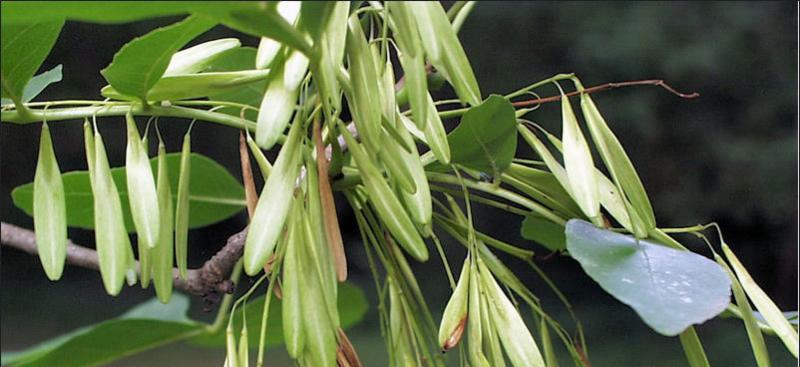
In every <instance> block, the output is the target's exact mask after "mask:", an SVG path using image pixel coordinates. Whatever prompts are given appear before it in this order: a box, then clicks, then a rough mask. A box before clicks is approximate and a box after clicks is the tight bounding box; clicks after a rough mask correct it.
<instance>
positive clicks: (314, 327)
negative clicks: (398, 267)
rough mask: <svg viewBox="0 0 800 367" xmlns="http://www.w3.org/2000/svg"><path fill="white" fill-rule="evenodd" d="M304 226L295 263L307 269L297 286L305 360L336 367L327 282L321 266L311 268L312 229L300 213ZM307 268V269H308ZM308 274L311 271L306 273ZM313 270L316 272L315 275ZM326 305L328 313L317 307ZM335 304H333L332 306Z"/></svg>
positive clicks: (312, 258)
mask: <svg viewBox="0 0 800 367" xmlns="http://www.w3.org/2000/svg"><path fill="white" fill-rule="evenodd" d="M301 217H303V218H304V220H303V218H301V220H302V221H303V222H304V225H305V236H306V237H305V241H302V242H301V243H303V246H302V247H301V248H299V249H298V255H299V256H298V262H299V263H300V264H302V265H301V267H302V268H303V269H305V270H307V271H306V272H305V273H303V274H302V275H301V276H300V281H299V283H300V287H301V289H302V302H301V303H302V315H303V326H304V328H305V331H304V335H305V338H306V339H305V346H306V351H307V352H308V361H309V364H308V365H311V366H321V367H327V366H336V334H335V332H336V328H337V327H338V326H336V325H335V324H334V323H333V322H334V321H335V320H332V319H331V318H330V317H329V315H330V306H329V301H328V300H327V297H326V295H325V292H326V290H325V289H324V288H323V287H324V286H326V285H327V282H323V279H322V278H321V276H320V275H321V272H320V269H319V268H317V269H316V271H314V270H313V269H314V267H315V266H314V264H315V263H317V264H318V260H319V259H317V258H315V255H314V253H313V251H314V247H315V244H314V243H312V242H310V241H309V240H310V239H311V236H312V234H311V228H310V226H309V220H308V216H307V215H303V216H301ZM308 270H310V271H308ZM309 273H310V274H309ZM315 273H316V274H315ZM334 302H335V301H334ZM322 305H325V306H324V307H326V308H327V309H328V310H327V312H321V310H320V309H319V308H320V306H322ZM334 307H335V306H334Z"/></svg>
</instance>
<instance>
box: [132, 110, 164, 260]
mask: <svg viewBox="0 0 800 367" xmlns="http://www.w3.org/2000/svg"><path fill="white" fill-rule="evenodd" d="M125 121H126V124H127V127H128V146H127V149H126V151H125V179H126V181H127V183H128V200H129V202H130V206H131V216H132V217H133V224H134V227H135V228H136V234H137V235H138V236H139V238H140V239H141V240H142V241H143V242H144V244H145V246H147V247H148V248H154V247H155V246H156V241H157V239H158V236H159V233H160V232H159V223H160V221H161V219H160V216H159V205H158V199H157V198H156V183H155V180H154V179H153V171H152V169H151V168H150V160H149V159H148V157H147V148H146V147H145V146H144V144H143V143H142V139H141V137H140V136H139V130H138V128H137V127H136V121H135V120H134V119H133V115H132V114H131V113H130V111H129V112H128V113H127V114H126V115H125Z"/></svg>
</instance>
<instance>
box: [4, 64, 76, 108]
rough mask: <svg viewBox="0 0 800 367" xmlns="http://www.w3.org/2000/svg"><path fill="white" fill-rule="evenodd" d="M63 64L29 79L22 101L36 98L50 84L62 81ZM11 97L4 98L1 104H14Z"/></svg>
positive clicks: (25, 101)
mask: <svg viewBox="0 0 800 367" xmlns="http://www.w3.org/2000/svg"><path fill="white" fill-rule="evenodd" d="M61 69H62V67H61V64H58V65H56V67H54V68H52V69H50V70H48V71H45V72H44V73H41V74H39V75H37V76H35V77H33V78H31V79H30V80H29V81H28V84H27V85H26V86H25V89H24V90H23V91H22V99H21V101H22V103H27V102H29V101H30V100H32V99H34V98H36V96H38V95H39V93H41V92H42V91H43V90H44V89H45V88H47V86H48V85H50V84H53V83H57V82H60V81H61V77H62V76H61ZM13 103H14V101H12V100H11V99H9V98H3V99H2V100H0V105H10V104H13Z"/></svg>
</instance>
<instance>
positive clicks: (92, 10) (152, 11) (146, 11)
mask: <svg viewBox="0 0 800 367" xmlns="http://www.w3.org/2000/svg"><path fill="white" fill-rule="evenodd" d="M259 7H260V4H258V3H257V2H254V1H196V2H186V1H159V2H158V6H153V3H151V2H146V1H127V2H125V3H122V4H121V3H119V2H113V1H106V2H97V1H26V2H15V1H4V2H3V3H2V11H3V23H4V24H9V25H19V24H26V23H35V22H43V21H52V20H58V19H64V18H66V19H68V20H79V21H84V22H92V23H102V24H116V23H127V22H133V21H137V20H143V19H147V18H154V17H164V16H176V15H182V14H187V13H192V12H199V13H205V14H209V15H216V16H222V15H224V14H227V13H229V12H231V11H248V10H250V11H255V10H258V9H259Z"/></svg>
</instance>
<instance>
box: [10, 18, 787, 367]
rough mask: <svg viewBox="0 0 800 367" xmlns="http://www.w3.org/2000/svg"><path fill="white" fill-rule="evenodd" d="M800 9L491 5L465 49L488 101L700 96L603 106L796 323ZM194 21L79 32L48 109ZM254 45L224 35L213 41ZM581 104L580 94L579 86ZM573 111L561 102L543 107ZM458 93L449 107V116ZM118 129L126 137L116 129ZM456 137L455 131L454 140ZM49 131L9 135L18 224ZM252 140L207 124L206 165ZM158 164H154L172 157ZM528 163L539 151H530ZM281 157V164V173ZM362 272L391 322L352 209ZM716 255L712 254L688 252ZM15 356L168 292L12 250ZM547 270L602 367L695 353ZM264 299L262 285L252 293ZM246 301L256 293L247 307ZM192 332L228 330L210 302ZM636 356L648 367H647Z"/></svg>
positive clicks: (708, 331)
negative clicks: (138, 45) (45, 265)
mask: <svg viewBox="0 0 800 367" xmlns="http://www.w3.org/2000/svg"><path fill="white" fill-rule="evenodd" d="M795 11H796V8H795V7H794V6H792V5H790V4H788V3H761V4H759V5H758V6H756V5H754V4H746V3H712V4H706V3H702V4H700V3H698V4H688V3H678V4H675V3H670V4H667V3H628V4H621V3H560V2H559V3H549V2H538V3H526V2H491V3H488V2H487V3H479V4H477V6H476V7H475V10H474V11H473V13H472V15H471V16H470V17H469V18H468V20H467V21H466V22H465V24H464V26H463V28H462V31H461V33H460V36H461V39H462V43H463V45H464V48H465V50H466V51H467V55H468V56H469V58H470V61H471V63H472V66H473V68H474V69H475V72H476V74H477V77H478V80H479V82H480V85H481V90H482V92H483V94H484V96H487V95H489V94H490V93H501V94H502V93H507V92H510V91H512V90H515V89H517V88H520V87H522V86H524V85H527V84H529V83H532V82H535V81H538V80H541V79H544V78H547V77H550V76H552V75H554V74H557V73H562V72H574V73H576V74H577V75H578V76H579V77H580V78H581V80H582V81H583V84H584V85H586V86H587V87H588V86H592V85H597V84H603V83H606V82H615V81H625V80H638V79H650V78H659V79H665V80H666V81H667V82H668V83H670V84H671V85H672V86H673V87H675V88H676V89H678V90H680V91H684V92H699V93H700V94H701V96H700V97H699V98H697V99H693V100H684V99H680V98H678V97H676V96H674V95H671V94H669V93H667V92H665V91H663V90H661V89H659V88H655V87H634V88H626V89H619V90H613V91H607V92H602V93H599V94H596V95H595V96H594V99H595V101H596V103H597V104H598V107H599V108H600V110H601V111H602V112H603V114H604V116H605V117H606V120H607V121H608V122H609V124H610V126H611V128H612V129H613V130H614V132H615V133H616V134H617V136H618V137H619V138H620V140H621V141H622V143H623V145H624V146H625V148H626V149H627V152H628V154H629V156H630V157H631V159H632V160H633V163H634V165H635V166H636V168H637V170H638V171H639V174H640V176H641V178H642V180H643V182H644V184H645V187H646V189H647V190H648V193H649V194H650V197H651V200H652V202H653V206H654V208H655V211H656V217H657V219H658V222H659V226H662V227H681V226H688V225H694V224H698V223H707V222H710V221H717V222H718V223H719V224H720V225H721V226H722V228H723V230H724V234H725V237H726V240H727V242H728V243H729V244H730V245H731V247H732V248H733V249H734V251H736V252H737V254H738V255H739V258H740V259H741V260H742V261H743V262H744V263H745V265H746V266H747V267H748V269H749V270H750V271H751V273H752V274H753V276H754V277H755V279H756V281H757V282H758V283H759V284H760V285H761V286H762V287H763V288H764V290H765V291H766V292H767V293H768V294H769V295H770V296H772V297H773V299H774V300H775V301H776V302H777V303H778V305H779V306H780V307H781V308H782V309H783V310H797V242H798V241H797V227H796V226H797V191H796V190H797V160H796V159H797V116H796V98H797V90H796V83H797V74H796V60H797V48H796V39H795V34H796V33H795V31H796V28H795V25H796V19H795V15H794V14H795ZM177 19H179V18H162V19H157V20H151V21H144V22H138V23H130V24H123V25H113V26H101V25H96V24H87V23H78V22H68V23H67V24H66V25H65V26H64V29H63V30H62V33H61V35H60V37H59V39H58V41H57V42H56V45H55V48H54V49H53V51H52V53H51V54H50V56H49V57H48V58H47V60H46V61H45V64H44V65H43V66H42V68H41V70H49V69H50V68H52V67H53V66H55V65H57V64H63V65H64V80H63V81H62V82H60V83H58V84H54V85H52V86H50V88H49V89H48V90H46V91H45V92H44V93H43V94H42V95H41V96H40V98H38V99H37V100H55V99H90V98H95V99H101V97H100V96H99V89H100V87H102V86H103V85H105V84H106V83H105V81H104V79H103V78H102V76H101V75H100V74H99V70H100V69H102V68H104V67H105V66H106V65H107V64H108V63H109V62H110V60H111V59H112V57H113V55H114V53H115V52H116V51H117V50H118V49H119V47H121V46H122V45H123V44H125V43H126V42H127V41H129V40H130V39H132V38H133V37H135V36H138V35H142V34H144V33H147V32H148V31H149V30H151V29H153V28H155V27H157V26H162V25H166V24H169V23H171V22H173V21H175V20H177ZM230 36H236V37H239V38H241V39H242V43H243V44H244V45H249V46H257V45H258V41H257V40H256V39H254V38H252V37H247V36H242V35H239V34H236V33H234V32H233V31H230V30H228V29H226V28H224V27H222V26H218V27H216V28H214V29H213V30H212V31H210V32H208V33H206V34H204V35H203V36H202V37H200V38H199V39H197V40H195V41H193V43H192V44H194V43H199V42H202V41H206V40H210V39H216V38H222V37H230ZM565 86H567V85H566V84H565ZM537 92H538V93H539V94H541V95H542V96H549V95H554V94H557V93H558V91H557V89H556V88H555V87H553V86H546V87H544V88H541V89H539V90H537ZM450 95H452V92H451V91H450V90H449V89H443V90H442V91H440V92H439V93H437V96H438V97H441V98H449V96H450ZM559 113H560V112H559V107H558V104H549V105H544V106H542V107H541V108H540V109H539V110H537V111H534V112H533V113H531V114H529V115H527V118H529V119H531V120H533V121H535V122H537V123H539V124H541V125H543V126H544V127H546V128H548V129H549V130H551V131H553V132H555V133H557V134H560V116H559ZM112 121H114V122H118V123H113V122H112ZM122 122H123V118H121V117H119V118H104V119H103V120H102V122H101V123H100V124H99V125H100V129H101V131H102V133H103V137H104V139H105V140H106V144H107V147H108V153H109V161H110V162H111V164H112V166H119V165H122V164H123V163H124V154H125V153H124V150H125V130H124V129H125V126H124V124H123V123H122ZM187 123H188V121H177V120H176V121H171V120H168V119H161V124H160V127H161V131H162V133H163V134H164V135H165V138H166V144H167V149H168V151H178V150H179V149H180V142H181V136H182V134H183V133H184V132H185V129H186V127H187ZM454 123H455V121H451V122H449V126H450V127H452V126H453V124H454ZM39 129H40V127H39V124H33V125H26V126H15V125H9V124H2V125H0V138H1V139H2V144H0V145H1V146H0V160H1V162H0V170H1V172H2V180H0V208H2V209H1V210H2V220H3V221H7V222H11V223H13V224H17V225H22V226H24V227H28V228H32V220H31V218H29V217H27V216H26V215H25V214H24V213H22V212H21V211H20V210H19V209H17V208H15V207H14V206H13V204H12V202H11V200H10V192H11V190H12V189H13V188H14V187H16V186H18V185H21V184H24V183H27V182H29V181H32V179H33V174H34V171H35V162H36V152H37V146H38V134H39ZM51 130H52V133H53V139H54V144H55V149H56V152H57V154H58V157H59V163H60V165H61V168H62V171H70V170H79V169H80V170H83V169H86V166H85V160H84V153H83V144H82V130H81V122H79V121H73V122H66V123H53V124H52V125H51ZM237 139H238V135H237V132H236V131H235V130H233V129H230V128H225V127H220V126H216V125H213V124H198V125H196V126H195V130H194V134H192V148H193V150H194V151H196V152H199V153H202V154H204V155H207V156H209V157H211V158H213V159H215V160H217V161H218V162H220V163H221V164H223V165H224V166H225V167H227V168H228V169H229V170H230V172H231V173H232V174H233V175H234V176H235V177H240V175H241V173H240V169H239V161H238V153H237V152H238V150H237V149H238V145H237V144H238V141H237ZM152 148H154V146H153V147H151V154H152V153H154V150H152ZM520 149H521V150H522V151H526V152H528V154H530V151H529V150H528V149H527V148H526V147H525V146H524V144H521V145H520ZM270 157H271V158H272V157H274V154H273V155H270ZM337 203H338V205H339V212H340V223H341V224H342V227H343V231H344V235H345V241H346V242H347V243H346V246H347V253H348V260H349V263H350V267H351V269H350V272H351V281H352V282H354V283H355V284H357V285H359V286H360V287H361V288H362V289H363V290H364V291H365V292H366V293H367V295H368V297H369V299H370V303H371V305H375V304H376V298H375V294H374V293H375V292H374V289H373V287H372V280H371V279H370V278H369V269H368V265H367V262H366V258H365V256H364V251H363V246H362V245H361V244H360V238H359V237H358V231H357V228H356V227H355V223H354V221H352V216H351V215H350V211H349V209H348V208H346V207H345V205H344V204H345V202H344V201H341V200H340V201H337ZM477 208H478V211H477V212H476V226H477V228H478V229H479V230H481V231H483V232H486V233H490V234H496V235H497V236H498V238H500V239H503V240H506V241H509V242H511V243H515V244H519V245H521V246H522V247H528V248H532V249H534V250H536V251H540V252H542V253H544V252H545V250H543V249H542V248H540V247H538V246H536V245H534V244H532V243H530V242H526V241H525V240H523V239H521V238H520V237H519V235H518V232H519V223H520V221H521V218H517V217H513V216H509V215H506V214H505V213H502V212H498V211H495V210H490V209H485V208H483V207H477ZM245 223H246V215H245V213H244V212H242V213H240V214H239V215H237V216H236V217H234V218H232V219H230V220H227V221H224V222H222V223H219V224H216V225H213V226H210V227H206V228H203V229H199V230H195V231H192V232H191V234H190V241H191V242H190V249H191V250H190V258H189V261H190V264H189V265H190V267H195V266H198V265H200V264H202V262H203V261H204V260H205V259H207V258H208V257H210V256H211V255H212V254H214V253H215V252H216V250H218V249H219V248H220V247H221V246H222V244H224V241H225V238H227V236H228V235H230V234H233V233H235V232H236V231H238V230H239V229H241V228H242V227H243V226H244V225H245ZM69 234H70V237H71V238H72V239H74V240H75V241H76V242H77V243H80V244H84V245H88V246H91V245H92V243H93V235H92V234H91V232H88V231H83V230H74V229H71V230H70V233H69ZM680 239H681V240H685V243H686V244H687V245H688V246H689V247H690V248H692V249H694V250H697V251H700V252H701V253H703V254H705V255H708V251H707V250H705V248H704V247H703V246H704V245H703V244H702V243H699V242H697V241H696V240H694V239H692V238H690V237H689V236H686V237H680ZM445 247H446V249H447V250H448V258H449V260H450V261H451V264H452V263H455V264H460V262H461V261H462V259H463V255H464V252H463V250H462V248H461V246H460V245H457V244H455V243H454V242H452V241H449V239H447V241H446V242H445ZM0 264H1V265H0V279H1V281H2V288H0V313H1V314H2V326H0V335H1V336H2V350H3V351H9V350H17V349H21V348H25V347H27V346H30V345H32V344H34V343H36V342H39V341H42V340H44V339H47V338H50V337H53V336H56V335H59V334H61V333H64V332H67V331H70V330H73V329H75V328H77V327H80V326H83V325H87V324H90V323H94V322H97V321H100V320H102V319H104V318H107V317H113V316H116V315H119V314H120V313H122V312H123V311H124V310H126V309H128V308H129V307H131V305H134V304H136V303H139V302H141V301H143V300H146V299H149V298H150V297H152V292H153V291H152V289H148V290H141V289H139V288H138V287H134V288H126V289H125V290H124V291H123V293H122V295H120V296H119V297H117V298H111V297H108V296H107V295H106V294H105V292H104V291H103V287H102V283H101V281H100V277H99V274H97V273H95V272H92V271H88V270H84V269H80V268H75V267H68V268H67V269H66V270H65V274H64V277H63V278H62V280H61V281H60V282H57V283H51V282H49V281H48V280H47V278H46V277H45V275H44V272H43V271H42V269H41V267H40V266H39V264H38V260H37V259H36V258H35V257H31V256H29V255H26V254H22V253H20V252H18V251H16V250H6V249H3V250H2V256H1V257H0ZM517 265H520V264H514V263H513V261H512V268H513V269H514V270H516V271H517V274H518V275H519V276H520V278H521V279H522V280H523V281H525V282H526V283H527V284H528V285H529V286H530V287H531V289H532V290H533V291H534V293H536V294H537V295H539V296H540V297H542V299H543V303H544V305H545V308H546V309H547V310H548V311H550V312H552V313H553V314H555V315H556V316H557V317H558V318H559V319H561V320H563V321H564V325H565V326H567V327H568V328H569V327H570V323H569V321H568V318H566V317H565V312H564V310H563V307H562V306H560V305H559V304H558V303H557V302H556V300H555V297H554V296H553V295H552V293H550V292H548V291H547V289H546V287H545V286H544V285H543V284H542V282H541V281H540V280H539V279H538V278H536V277H535V276H534V275H533V274H532V272H531V271H530V270H529V269H527V268H525V267H522V266H517ZM541 266H542V267H543V268H544V269H545V271H546V272H548V274H550V275H551V276H552V277H553V278H554V280H555V282H556V283H557V284H558V285H559V287H561V289H562V290H563V291H564V293H565V294H566V295H567V297H568V298H569V299H570V300H571V301H572V302H573V304H574V307H575V312H576V313H577V314H578V316H579V317H580V318H581V320H582V321H583V322H584V327H585V329H586V332H587V339H588V347H589V355H590V358H591V360H592V362H593V365H595V366H609V365H621V366H634V365H636V366H675V365H684V364H685V362H684V358H683V355H682V351H681V349H680V345H679V342H678V341H677V339H674V338H666V337H662V336H659V335H657V334H655V333H654V332H652V331H650V330H649V329H648V328H647V327H646V326H645V325H644V324H643V323H642V322H641V321H640V320H639V319H638V317H637V316H636V315H635V314H634V312H633V311H632V310H631V309H630V308H628V307H626V306H624V305H622V304H620V303H618V302H616V301H615V300H614V299H613V298H611V297H610V296H608V295H606V294H605V293H603V292H602V291H601V290H600V289H599V287H597V285H596V284H595V283H594V282H593V281H591V280H590V279H589V278H588V277H587V276H586V275H584V274H583V272H582V271H581V270H580V268H579V267H578V266H577V264H576V263H575V262H574V261H571V260H570V259H555V260H551V261H548V262H545V263H542V264H541ZM415 271H416V272H417V276H418V278H420V279H424V280H425V281H423V282H422V287H423V292H425V293H426V294H428V295H430V305H431V309H432V310H433V313H434V317H436V318H438V317H439V315H440V312H441V310H442V309H443V307H444V303H445V302H446V299H447V297H448V296H449V291H448V286H447V282H446V277H445V275H444V272H443V271H442V269H441V265H440V262H439V261H438V260H437V259H432V261H429V262H428V263H426V264H421V265H417V264H415ZM246 282H247V281H245V283H246ZM245 288H246V284H242V285H240V289H245ZM194 301H196V302H194V304H193V309H192V315H193V316H194V317H197V318H202V319H210V318H212V317H213V313H203V312H202V302H200V300H198V299H195V300H194ZM698 332H699V334H700V336H701V338H702V339H703V341H704V344H705V345H706V348H707V352H708V353H709V358H710V359H711V362H712V364H725V365H728V366H750V365H753V364H754V361H753V359H752V356H751V354H750V349H749V345H748V342H747V337H746V334H745V333H744V329H743V327H742V325H741V323H740V322H739V321H737V320H715V321H711V322H708V323H706V324H704V325H701V326H699V327H698ZM348 334H349V335H350V336H351V339H352V340H353V342H354V344H355V346H356V348H357V349H358V350H359V352H360V353H361V357H362V360H364V362H365V363H366V364H367V365H384V364H385V362H384V361H385V352H384V346H383V343H382V341H381V340H380V331H379V326H378V323H377V314H376V310H375V307H372V308H371V309H370V311H369V313H368V315H367V318H366V319H365V321H364V322H362V323H361V324H360V325H359V326H357V327H354V328H352V329H350V331H348ZM767 340H768V342H769V343H768V346H769V347H770V350H771V351H772V352H773V353H772V355H773V363H774V365H776V366H780V365H789V364H791V363H793V361H792V360H791V359H790V358H788V353H787V352H786V351H785V349H784V348H783V347H782V346H781V345H780V344H779V343H778V342H776V339H775V338H774V337H768V338H767ZM632 352H633V353H632ZM267 355H268V357H269V359H268V362H271V363H270V365H291V364H290V362H289V360H288V359H287V358H286V356H285V352H284V351H283V349H282V348H274V349H272V350H270V351H268V353H267ZM223 358H224V351H223V350H222V349H219V350H213V349H199V348H194V347H189V346H185V345H175V346H168V347H164V348H160V349H156V350H154V351H150V352H146V353H144V354H142V355H137V356H134V357H131V358H128V359H125V360H122V361H119V362H117V363H114V364H113V365H115V366H140V365H192V366H219V365H221V364H222V361H223Z"/></svg>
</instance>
